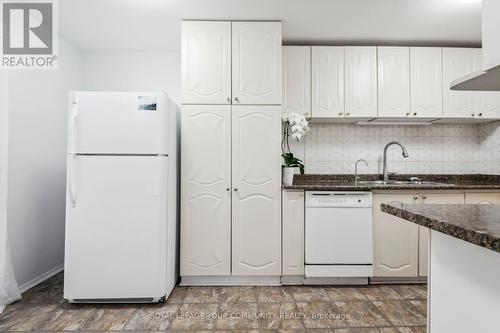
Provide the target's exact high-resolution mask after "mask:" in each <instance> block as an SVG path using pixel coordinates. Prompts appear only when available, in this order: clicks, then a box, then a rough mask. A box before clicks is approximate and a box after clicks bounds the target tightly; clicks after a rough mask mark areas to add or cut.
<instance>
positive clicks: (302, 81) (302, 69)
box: [282, 46, 311, 116]
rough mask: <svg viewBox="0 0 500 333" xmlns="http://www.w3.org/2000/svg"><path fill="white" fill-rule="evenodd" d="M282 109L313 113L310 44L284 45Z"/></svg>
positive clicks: (305, 113)
mask: <svg viewBox="0 0 500 333" xmlns="http://www.w3.org/2000/svg"><path fill="white" fill-rule="evenodd" d="M282 110H283V113H289V112H295V113H298V114H300V115H306V116H310V115H311V47H310V46H283V105H282Z"/></svg>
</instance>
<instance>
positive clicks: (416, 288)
mask: <svg viewBox="0 0 500 333" xmlns="http://www.w3.org/2000/svg"><path fill="white" fill-rule="evenodd" d="M391 288H392V289H394V290H395V291H396V292H397V293H398V294H399V295H401V297H403V298H404V299H426V298H427V290H425V289H423V288H422V287H421V286H420V285H418V284H413V285H412V284H401V285H393V286H391Z"/></svg>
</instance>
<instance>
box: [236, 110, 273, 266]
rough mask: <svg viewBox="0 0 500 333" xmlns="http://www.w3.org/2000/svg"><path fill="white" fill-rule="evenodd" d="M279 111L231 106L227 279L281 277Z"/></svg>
mask: <svg viewBox="0 0 500 333" xmlns="http://www.w3.org/2000/svg"><path fill="white" fill-rule="evenodd" d="M280 118H281V108H280V107H273V106H233V109H232V123H233V127H232V131H233V133H232V137H233V140H232V152H233V153H232V154H233V171H232V173H233V175H232V179H233V191H232V193H233V195H232V197H233V200H232V207H233V208H232V210H233V220H232V236H233V237H232V244H233V245H232V250H233V251H232V262H233V265H232V274H233V275H267V276H269V275H280V274H281V178H280V174H281V157H280V126H281V119H280Z"/></svg>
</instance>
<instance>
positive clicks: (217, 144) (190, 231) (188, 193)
mask: <svg viewBox="0 0 500 333" xmlns="http://www.w3.org/2000/svg"><path fill="white" fill-rule="evenodd" d="M181 159H182V170H181V177H182V178H181V275H183V276H186V275H229V274H230V260H231V192H230V189H231V106H229V105H226V106H224V105H217V106H215V105H200V106H183V107H182V154H181Z"/></svg>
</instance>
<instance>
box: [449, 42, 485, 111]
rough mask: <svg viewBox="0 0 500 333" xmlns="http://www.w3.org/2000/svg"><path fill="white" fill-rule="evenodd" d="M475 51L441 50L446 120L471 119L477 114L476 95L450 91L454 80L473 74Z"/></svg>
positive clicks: (460, 49)
mask: <svg viewBox="0 0 500 333" xmlns="http://www.w3.org/2000/svg"><path fill="white" fill-rule="evenodd" d="M476 65H477V61H476V51H475V50H474V49H466V48H444V49H443V116H444V117H446V118H471V117H474V116H475V115H476V113H477V109H478V108H477V104H478V103H477V99H476V98H477V94H476V93H474V92H470V91H452V90H450V84H451V82H453V81H454V80H456V79H458V78H460V77H462V76H464V75H466V74H469V73H472V72H474V70H475V69H476Z"/></svg>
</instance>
